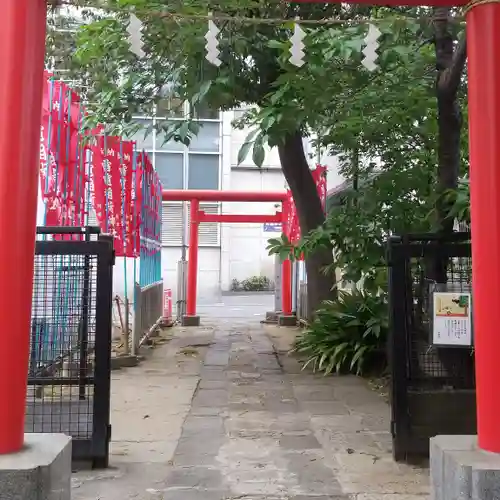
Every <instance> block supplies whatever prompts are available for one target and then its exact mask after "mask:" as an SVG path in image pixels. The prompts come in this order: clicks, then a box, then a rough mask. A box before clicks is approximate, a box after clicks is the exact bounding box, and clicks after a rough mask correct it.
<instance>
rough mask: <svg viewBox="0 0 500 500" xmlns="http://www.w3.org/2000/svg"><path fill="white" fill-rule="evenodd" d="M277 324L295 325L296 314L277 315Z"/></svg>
mask: <svg viewBox="0 0 500 500" xmlns="http://www.w3.org/2000/svg"><path fill="white" fill-rule="evenodd" d="M278 325H279V326H297V316H293V315H292V316H279V317H278Z"/></svg>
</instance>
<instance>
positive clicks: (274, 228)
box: [264, 222, 281, 233]
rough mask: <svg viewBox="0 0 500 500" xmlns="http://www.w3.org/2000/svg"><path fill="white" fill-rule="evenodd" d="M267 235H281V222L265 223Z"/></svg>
mask: <svg viewBox="0 0 500 500" xmlns="http://www.w3.org/2000/svg"><path fill="white" fill-rule="evenodd" d="M264 232H265V233H281V224H280V223H279V222H265V223H264Z"/></svg>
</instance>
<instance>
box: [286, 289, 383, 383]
mask: <svg viewBox="0 0 500 500" xmlns="http://www.w3.org/2000/svg"><path fill="white" fill-rule="evenodd" d="M387 317H388V316H387V303H386V300H385V298H384V295H374V294H369V293H366V292H364V291H361V290H353V291H352V293H351V292H340V293H339V297H338V300H337V301H334V302H330V301H329V302H325V303H324V304H323V307H322V308H321V309H320V310H318V312H317V316H316V318H315V319H314V321H313V323H312V324H311V325H310V326H309V328H307V329H306V330H305V331H304V333H303V334H302V335H301V337H300V338H299V339H298V340H297V341H296V345H295V348H294V352H296V353H298V354H299V355H300V356H303V357H304V358H305V360H306V361H305V364H304V368H306V367H307V366H312V369H313V370H314V371H321V372H324V374H325V375H328V374H330V373H332V372H336V373H347V372H349V373H355V374H357V375H363V374H366V373H367V372H369V371H370V370H371V369H373V368H374V367H375V366H374V365H377V364H378V361H379V360H380V359H383V358H384V355H385V345H386V342H387V336H388V320H387ZM377 368H380V366H378V367H377Z"/></svg>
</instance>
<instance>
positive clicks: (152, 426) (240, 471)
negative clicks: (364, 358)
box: [73, 320, 428, 500]
mask: <svg viewBox="0 0 500 500" xmlns="http://www.w3.org/2000/svg"><path fill="white" fill-rule="evenodd" d="M294 333H295V331H294V330H287V329H283V328H281V329H280V328H277V327H263V326H262V325H260V324H258V323H257V324H256V323H248V322H246V321H241V320H240V321H239V322H236V320H235V322H233V323H232V324H231V326H229V325H227V324H224V325H222V326H220V325H219V326H217V325H215V326H212V327H205V328H201V329H195V330H183V329H177V330H176V332H175V337H174V338H173V339H172V340H171V341H170V342H169V343H168V344H165V345H164V346H162V347H159V348H157V349H156V351H155V352H154V354H153V356H152V357H151V358H150V359H148V360H146V361H145V362H144V363H143V364H141V365H140V366H139V367H136V368H131V369H128V370H123V371H121V372H119V373H117V374H114V377H113V401H112V405H113V415H112V424H113V443H112V456H111V462H112V465H113V468H112V469H110V470H107V471H103V472H97V473H95V472H87V473H78V474H75V477H74V479H73V498H74V499H75V500H96V499H100V500H128V499H145V500H146V499H148V500H226V499H228V500H229V499H234V500H236V499H240V500H423V499H424V498H427V497H428V473H427V471H426V470H419V469H417V468H413V467H410V466H405V465H398V464H395V463H394V462H393V461H392V458H391V455H390V435H389V432H388V429H389V409H388V406H387V405H386V403H385V402H384V401H383V400H382V399H381V398H380V397H379V396H378V395H377V394H375V393H374V392H372V391H371V390H370V389H368V387H367V386H366V384H365V382H363V381H362V380H359V379H357V378H355V377H328V378H324V377H321V376H317V375H313V374H310V373H305V372H301V371H300V366H299V365H298V363H297V362H296V361H295V360H294V359H293V358H291V357H289V356H287V355H286V351H287V350H288V348H289V346H290V344H291V341H292V339H293V336H294Z"/></svg>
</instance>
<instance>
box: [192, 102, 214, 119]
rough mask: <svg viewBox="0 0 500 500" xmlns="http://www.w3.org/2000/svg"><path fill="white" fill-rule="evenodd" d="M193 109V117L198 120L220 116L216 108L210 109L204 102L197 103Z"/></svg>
mask: <svg viewBox="0 0 500 500" xmlns="http://www.w3.org/2000/svg"><path fill="white" fill-rule="evenodd" d="M193 111H194V112H193V117H194V118H199V119H200V120H203V119H205V120H218V119H219V116H220V113H219V110H218V109H210V108H209V107H208V106H207V105H206V104H198V106H195V108H194V110H193Z"/></svg>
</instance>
